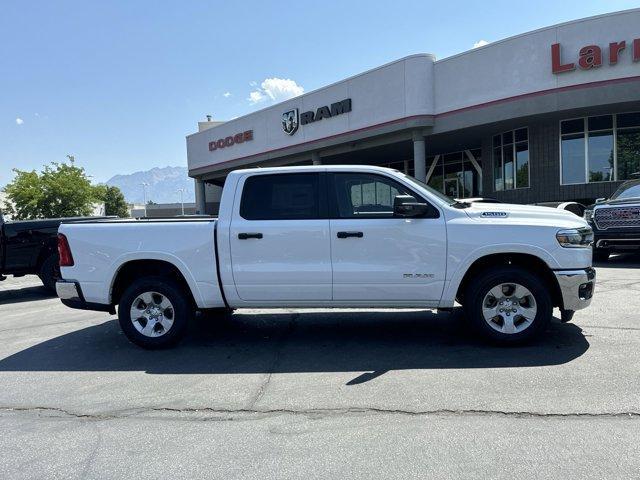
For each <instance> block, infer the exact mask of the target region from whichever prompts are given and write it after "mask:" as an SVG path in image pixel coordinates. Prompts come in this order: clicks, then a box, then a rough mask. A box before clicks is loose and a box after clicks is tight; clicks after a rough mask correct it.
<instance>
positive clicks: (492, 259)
mask: <svg viewBox="0 0 640 480" xmlns="http://www.w3.org/2000/svg"><path fill="white" fill-rule="evenodd" d="M498 265H502V266H507V265H511V266H517V267H521V268H524V269H526V270H528V271H530V272H532V273H534V274H536V275H537V276H539V277H540V278H541V279H542V281H543V282H544V283H545V284H546V285H549V286H550V287H551V288H550V293H551V300H552V303H553V306H561V305H562V293H561V291H560V285H558V280H557V279H556V276H555V275H554V273H553V270H552V269H551V267H550V266H549V265H548V264H547V262H545V261H544V260H543V259H542V258H540V257H538V256H536V255H534V254H531V253H520V252H505V253H492V254H488V255H484V256H481V257H479V258H477V259H475V260H474V261H473V263H472V264H471V265H470V266H469V268H468V269H467V270H466V271H465V272H464V275H463V276H462V278H461V279H460V281H459V282H458V283H457V284H456V286H455V290H454V291H455V298H456V300H458V301H459V302H460V303H463V302H464V293H465V291H466V289H467V286H468V285H469V282H471V281H472V280H473V279H474V278H476V277H477V276H478V275H480V274H481V273H482V272H483V271H486V270H491V269H492V268H495V267H496V266H498Z"/></svg>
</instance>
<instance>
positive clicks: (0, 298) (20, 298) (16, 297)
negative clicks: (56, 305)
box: [0, 285, 56, 305]
mask: <svg viewBox="0 0 640 480" xmlns="http://www.w3.org/2000/svg"><path fill="white" fill-rule="evenodd" d="M55 297H56V294H55V293H53V292H50V291H49V290H47V289H46V288H45V287H44V286H43V285H36V286H33V285H31V286H28V287H22V288H14V289H11V290H0V305H6V304H10V303H22V302H33V301H35V300H45V299H47V298H55Z"/></svg>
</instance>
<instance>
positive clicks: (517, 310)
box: [482, 283, 538, 335]
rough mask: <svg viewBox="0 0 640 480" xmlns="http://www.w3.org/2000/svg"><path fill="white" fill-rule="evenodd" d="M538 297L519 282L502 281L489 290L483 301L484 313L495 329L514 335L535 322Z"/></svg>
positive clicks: (486, 319) (486, 320)
mask: <svg viewBox="0 0 640 480" xmlns="http://www.w3.org/2000/svg"><path fill="white" fill-rule="evenodd" d="M537 311H538V308H537V306H536V299H535V297H534V296H533V294H532V293H531V292H530V291H529V290H528V289H527V288H525V287H523V286H522V285H520V284H518V283H501V284H499V285H496V286H495V287H493V288H492V289H491V290H489V291H488V292H487V294H486V295H485V296H484V300H483V301H482V315H483V317H484V320H485V322H487V323H488V324H489V326H490V327H491V328H493V329H494V330H496V331H498V332H500V333H505V334H507V335H512V334H514V333H520V332H522V331H523V330H525V329H527V328H528V327H530V326H531V324H533V320H534V319H535V318H536V312H537Z"/></svg>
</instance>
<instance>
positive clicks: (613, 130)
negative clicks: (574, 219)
mask: <svg viewBox="0 0 640 480" xmlns="http://www.w3.org/2000/svg"><path fill="white" fill-rule="evenodd" d="M560 158H561V178H560V183H561V184H563V185H571V184H577V183H595V182H612V181H617V180H627V179H629V178H630V177H631V174H633V173H635V172H638V171H639V170H640V112H635V113H623V114H617V115H598V116H594V117H584V118H576V119H571V120H562V121H561V122H560Z"/></svg>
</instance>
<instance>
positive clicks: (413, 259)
mask: <svg viewBox="0 0 640 480" xmlns="http://www.w3.org/2000/svg"><path fill="white" fill-rule="evenodd" d="M396 195H412V196H414V197H416V199H417V200H418V201H424V200H422V199H421V197H420V195H419V194H417V193H416V192H413V191H412V190H411V189H410V188H408V187H407V186H405V185H403V184H400V183H399V182H397V181H395V180H394V179H392V178H390V177H386V176H384V175H378V174H369V173H334V174H330V175H329V203H330V205H329V208H330V209H329V212H330V216H331V220H330V222H331V256H332V265H333V300H334V301H337V302H341V301H362V302H365V303H367V304H375V303H376V302H378V303H383V302H384V301H387V302H398V301H400V302H408V303H412V302H413V303H430V302H438V301H439V300H440V298H441V296H442V291H443V288H444V280H445V266H446V230H445V222H444V218H443V216H442V214H441V213H440V212H439V211H438V210H437V209H436V208H435V207H432V208H433V209H432V212H431V214H430V215H427V216H425V218H405V217H402V218H401V217H394V215H393V199H394V197H395V196H396ZM428 217H431V218H428Z"/></svg>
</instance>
